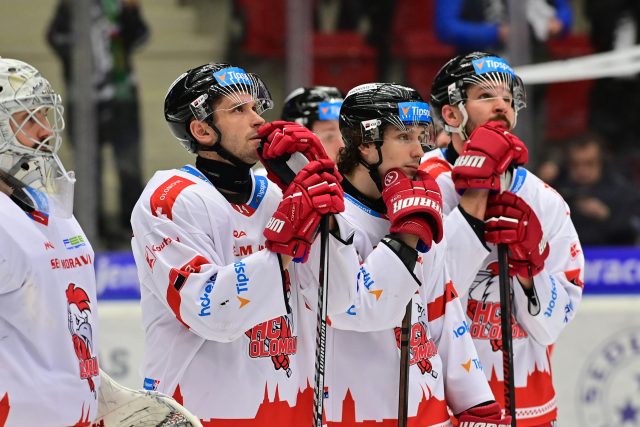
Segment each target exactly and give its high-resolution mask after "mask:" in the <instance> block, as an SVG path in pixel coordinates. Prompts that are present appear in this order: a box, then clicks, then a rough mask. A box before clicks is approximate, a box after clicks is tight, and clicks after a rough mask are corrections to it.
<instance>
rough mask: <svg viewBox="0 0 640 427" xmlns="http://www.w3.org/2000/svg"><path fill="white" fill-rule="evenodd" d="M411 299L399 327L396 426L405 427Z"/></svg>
mask: <svg viewBox="0 0 640 427" xmlns="http://www.w3.org/2000/svg"><path fill="white" fill-rule="evenodd" d="M411 308H412V301H409V304H407V310H406V311H405V313H404V317H403V318H402V326H401V328H400V389H399V394H398V427H407V423H408V419H409V416H408V410H409V365H410V361H409V357H410V355H409V329H410V328H411Z"/></svg>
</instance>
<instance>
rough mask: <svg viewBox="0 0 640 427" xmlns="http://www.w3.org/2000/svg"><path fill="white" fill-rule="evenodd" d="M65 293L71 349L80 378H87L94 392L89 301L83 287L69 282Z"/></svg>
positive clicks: (94, 360) (94, 359)
mask: <svg viewBox="0 0 640 427" xmlns="http://www.w3.org/2000/svg"><path fill="white" fill-rule="evenodd" d="M66 294H67V303H68V306H67V314H68V320H69V332H70V333H71V340H72V342H73V349H74V350H75V352H76V356H78V361H79V367H80V378H82V379H83V380H87V383H88V384H89V389H90V390H91V391H92V392H93V393H94V395H95V393H96V388H95V384H94V382H93V378H92V377H95V376H98V375H99V369H98V358H97V356H94V355H93V354H92V351H93V331H92V328H91V320H92V316H93V315H92V313H91V305H90V304H91V301H90V299H89V296H88V295H87V293H86V292H85V291H84V289H82V288H79V287H76V285H75V284H74V283H69V286H68V287H67V290H66Z"/></svg>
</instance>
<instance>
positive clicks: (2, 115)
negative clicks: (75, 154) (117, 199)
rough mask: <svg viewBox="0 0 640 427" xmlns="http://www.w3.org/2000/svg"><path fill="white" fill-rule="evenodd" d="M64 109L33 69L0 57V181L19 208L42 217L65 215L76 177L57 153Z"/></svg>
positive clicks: (57, 96)
mask: <svg viewBox="0 0 640 427" xmlns="http://www.w3.org/2000/svg"><path fill="white" fill-rule="evenodd" d="M62 113H63V107H62V101H61V98H60V95H59V94H57V93H55V92H54V91H53V89H52V88H51V84H50V83H49V81H48V80H47V79H45V78H44V77H42V75H41V74H40V72H39V71H38V70H37V69H35V68H34V67H32V66H31V65H29V64H26V63H24V62H22V61H18V60H15V59H7V58H0V185H2V187H3V188H2V190H3V191H4V192H5V193H8V194H9V195H10V196H11V197H12V198H13V199H14V201H16V203H18V204H19V205H21V207H22V208H23V209H25V210H27V211H28V212H29V211H38V212H39V213H41V214H43V215H44V216H45V217H46V216H48V215H49V214H51V213H56V214H57V215H58V216H64V217H68V216H70V215H71V213H72V209H73V184H74V182H75V179H74V177H73V173H69V172H67V171H66V170H65V169H64V166H63V165H62V162H61V161H60V159H59V158H58V155H57V152H58V150H59V148H60V144H61V142H62V135H61V133H62V130H63V129H64V119H63V117H62ZM52 202H53V203H52Z"/></svg>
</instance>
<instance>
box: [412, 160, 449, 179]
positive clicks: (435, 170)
mask: <svg viewBox="0 0 640 427" xmlns="http://www.w3.org/2000/svg"><path fill="white" fill-rule="evenodd" d="M419 168H420V170H423V171H425V172H426V173H428V174H429V175H431V176H432V177H433V179H436V178H437V177H438V176H439V175H440V174H441V173H445V172H451V170H452V167H451V164H449V162H447V161H446V160H444V159H441V158H440V157H430V158H428V159H427V160H425V161H424V162H422V163H421V164H420V166H419Z"/></svg>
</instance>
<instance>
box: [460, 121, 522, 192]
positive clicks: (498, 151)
mask: <svg viewBox="0 0 640 427" xmlns="http://www.w3.org/2000/svg"><path fill="white" fill-rule="evenodd" d="M527 159H528V151H527V147H526V146H525V145H524V143H523V142H522V141H521V140H520V139H519V138H518V137H516V136H514V135H513V134H511V133H509V132H508V131H507V129H506V128H505V127H504V126H503V125H502V123H500V122H488V123H486V124H484V125H482V126H480V127H478V128H477V129H476V130H474V131H473V132H472V133H471V135H470V136H469V140H468V141H467V142H465V145H464V149H463V151H462V153H461V154H460V157H458V159H457V160H456V162H455V164H454V165H453V172H452V175H451V176H452V178H453V182H454V184H455V186H456V190H457V191H458V192H459V193H463V192H464V190H466V189H467V188H483V189H487V190H495V191H498V190H500V175H502V174H503V173H504V172H505V171H506V170H507V168H508V167H509V165H511V164H512V163H514V164H516V165H520V164H524V163H526V161H527Z"/></svg>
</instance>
